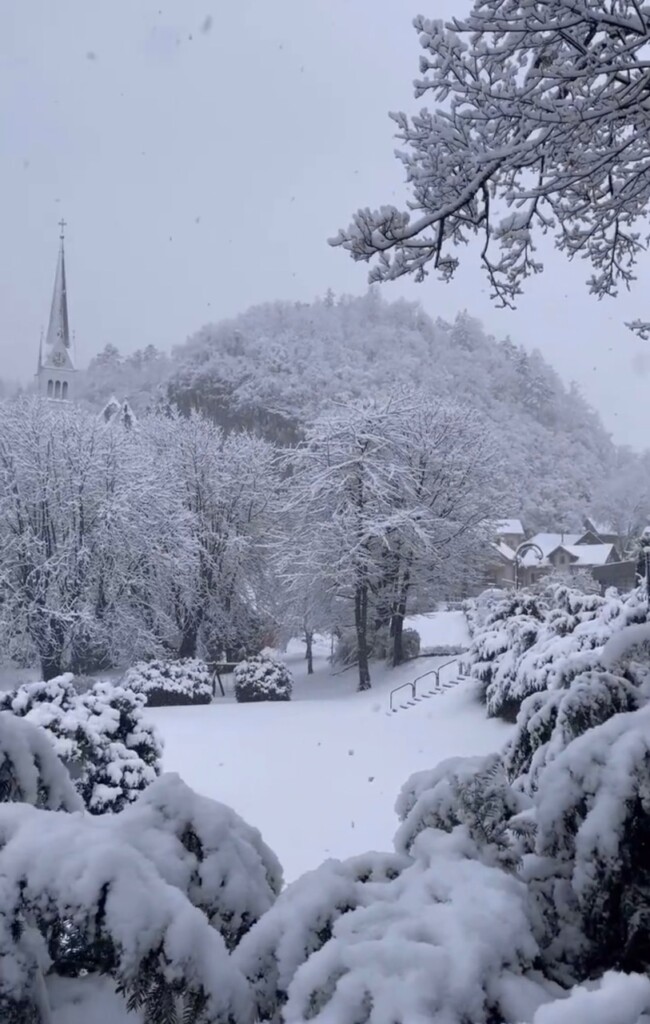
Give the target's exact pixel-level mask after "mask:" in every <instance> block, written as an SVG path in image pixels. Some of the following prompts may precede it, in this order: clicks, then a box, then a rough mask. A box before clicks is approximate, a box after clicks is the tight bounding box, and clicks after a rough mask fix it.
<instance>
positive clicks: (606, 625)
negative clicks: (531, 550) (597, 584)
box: [463, 585, 646, 721]
mask: <svg viewBox="0 0 650 1024" xmlns="http://www.w3.org/2000/svg"><path fill="white" fill-rule="evenodd" d="M645 617H646V602H645V598H644V596H643V595H641V594H640V593H639V592H633V593H632V594H630V595H628V596H627V597H626V598H622V597H620V596H619V595H618V594H616V593H615V592H611V593H608V595H607V596H606V597H601V596H600V595H597V594H583V593H581V592H578V591H573V590H571V589H569V588H568V587H567V586H565V585H563V586H559V587H558V586H556V587H554V588H547V590H546V591H545V592H544V594H538V595H534V594H525V593H524V594H522V593H520V594H511V595H508V597H506V598H504V599H503V600H501V601H499V602H497V603H496V604H494V605H493V607H492V611H491V612H490V613H489V614H488V615H487V617H486V619H485V621H484V622H483V625H482V626H481V627H480V628H476V630H475V632H474V635H473V638H472V644H471V646H470V649H469V651H468V653H467V656H466V658H464V659H463V668H464V670H465V671H466V672H467V673H468V674H469V675H470V676H472V678H474V679H475V680H476V682H477V683H478V684H479V690H480V692H481V694H482V696H483V699H484V700H485V703H486V706H487V709H488V714H490V715H495V716H499V717H502V718H506V719H508V720H510V721H515V719H516V717H517V714H518V712H519V709H520V708H521V705H522V702H523V701H524V700H525V699H526V698H527V697H529V696H530V695H531V694H533V693H539V692H541V691H543V690H545V689H546V688H547V687H549V686H560V685H562V684H563V683H567V682H568V681H569V679H570V678H572V677H573V676H575V675H576V674H579V673H580V672H582V671H585V670H586V669H588V668H590V667H597V666H598V664H599V651H600V650H602V647H603V645H604V643H605V642H606V641H607V640H608V639H609V638H610V636H612V635H613V634H614V633H616V632H617V631H619V630H621V629H622V628H624V627H625V626H627V625H630V624H631V623H635V622H643V621H645ZM601 667H602V666H601Z"/></svg>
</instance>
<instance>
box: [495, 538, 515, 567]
mask: <svg viewBox="0 0 650 1024" xmlns="http://www.w3.org/2000/svg"><path fill="white" fill-rule="evenodd" d="M492 547H493V549H494V550H495V551H496V552H497V554H499V555H500V556H501V558H502V559H503V561H504V562H514V560H515V553H514V551H513V550H512V548H511V547H510V545H509V544H504V543H503V541H502V540H500V541H498V542H497V543H496V544H493V545H492Z"/></svg>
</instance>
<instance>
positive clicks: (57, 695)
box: [0, 674, 162, 814]
mask: <svg viewBox="0 0 650 1024" xmlns="http://www.w3.org/2000/svg"><path fill="white" fill-rule="evenodd" d="M144 702H145V698H144V696H143V695H142V694H135V693H133V692H132V691H131V690H127V689H124V688H123V687H121V686H114V685H113V684H111V683H106V682H96V683H95V684H94V685H93V686H91V687H90V689H88V690H86V691H85V692H84V693H78V692H77V690H76V688H75V685H74V682H73V677H72V676H71V675H69V674H68V675H63V676H59V677H58V678H56V679H52V680H50V681H49V682H47V683H27V684H25V685H24V686H20V687H19V688H18V689H17V690H13V691H10V692H7V693H2V694H0V710H6V711H11V712H12V713H13V714H14V715H18V716H20V717H24V718H26V719H27V721H28V722H31V723H32V724H33V725H38V726H41V727H42V728H43V729H45V730H46V733H47V735H48V736H49V738H50V740H51V742H52V744H53V747H54V751H55V753H56V754H57V755H58V757H60V758H61V760H62V761H63V762H64V764H65V765H66V766H67V768H68V770H69V772H70V775H71V776H72V779H73V781H74V784H75V787H76V789H77V791H78V792H79V793H80V795H81V797H82V799H83V801H84V804H85V805H86V807H87V808H88V810H89V811H91V812H92V813H93V814H103V813H104V812H106V811H119V810H121V809H122V807H124V806H125V805H126V804H127V803H129V802H131V801H132V800H135V798H136V797H137V795H138V793H140V792H141V791H142V790H143V789H145V788H146V787H147V786H148V785H150V783H152V782H153V781H154V779H155V778H156V776H157V775H158V774H159V772H160V758H161V754H162V747H161V744H160V741H159V739H158V737H157V736H156V733H155V731H154V729H153V727H152V726H150V725H149V724H148V723H147V722H146V721H145V719H144V715H143V713H142V708H143V705H144Z"/></svg>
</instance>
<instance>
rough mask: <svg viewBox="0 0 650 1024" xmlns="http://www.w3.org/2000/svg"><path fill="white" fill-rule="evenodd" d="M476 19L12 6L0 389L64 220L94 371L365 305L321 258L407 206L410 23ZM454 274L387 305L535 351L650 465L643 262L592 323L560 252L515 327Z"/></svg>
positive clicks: (203, 5) (74, 4)
mask: <svg viewBox="0 0 650 1024" xmlns="http://www.w3.org/2000/svg"><path fill="white" fill-rule="evenodd" d="M463 2H464V0H431V10H429V9H427V8H426V4H423V3H422V2H421V0H419V7H412V8H411V7H410V6H409V4H404V3H398V2H394V0H230V2H225V0H221V2H216V0H202V2H197V0H174V2H173V3H170V2H165V0H92V2H89V0H56V2H53V0H3V2H2V4H1V5H0V167H1V168H2V198H3V203H2V212H3V218H2V219H3V234H4V259H3V261H2V262H3V267H4V271H3V273H2V275H0V356H1V362H0V376H2V377H7V376H12V377H21V378H27V376H28V375H29V374H31V373H33V371H34V369H35V363H36V356H37V348H38V338H39V333H40V330H41V328H42V327H45V326H46V321H47V316H48V310H49V303H50V295H51V288H52V280H53V275H54V264H55V258H56V249H57V233H58V228H57V222H58V221H59V219H60V218H61V217H62V216H64V217H65V219H66V220H67V222H68V225H69V226H68V231H67V235H68V241H67V254H68V291H69V298H70V316H71V322H72V327H73V329H74V331H75V334H76V344H77V351H78V356H79V361H80V363H82V364H83V363H85V362H87V361H88V359H89V358H90V357H91V356H92V355H93V354H94V353H95V352H97V351H99V349H101V348H103V346H104V345H105V344H106V343H107V342H113V343H114V344H116V345H117V346H118V347H119V348H120V349H121V350H122V351H123V352H128V351H131V350H133V349H135V348H139V347H141V346H144V345H147V344H149V343H153V344H155V345H158V346H160V347H162V348H170V347H171V346H172V345H174V344H177V343H179V342H182V341H183V340H184V339H185V338H186V337H187V336H188V335H190V334H192V333H193V332H194V331H195V330H197V329H198V328H199V327H200V326H201V325H202V324H203V323H205V322H207V321H210V320H217V319H220V318H222V317H226V316H231V315H233V314H235V313H237V312H239V311H241V310H244V309H246V308H247V307H248V306H249V305H251V304H253V303H256V302H260V301H265V300H272V299H276V298H283V299H291V300H296V299H300V300H309V299H311V298H313V297H314V296H315V295H317V294H323V293H324V292H325V291H326V289H327V288H328V287H331V288H333V289H334V291H335V292H337V293H341V292H347V293H357V294H358V293H362V292H363V291H364V290H365V288H366V275H367V267H365V266H364V265H359V264H354V263H353V262H352V261H351V260H350V258H349V257H348V256H346V255H345V254H344V253H343V252H342V251H340V250H332V249H330V248H329V247H328V246H327V244H326V239H327V237H328V236H330V235H332V234H334V233H335V232H336V230H337V229H338V228H339V227H341V226H343V225H347V224H348V222H349V220H350V215H351V213H352V212H353V211H354V210H355V209H356V208H357V207H359V206H362V205H363V206H366V205H369V206H376V205H379V204H381V203H384V202H395V203H398V204H399V203H400V202H401V201H402V199H403V197H404V195H405V191H404V188H403V186H402V171H401V167H400V165H399V164H398V162H397V161H396V160H395V159H394V157H393V148H394V141H393V138H392V122H390V121H389V120H388V117H387V111H388V110H396V109H406V110H413V109H416V101H415V100H414V99H413V98H412V86H411V82H412V80H413V78H414V77H415V75H416V74H417V61H418V44H417V37H416V34H415V32H414V30H413V28H412V26H411V18H412V16H413V15H414V14H416V13H418V11H419V9H422V10H423V12H424V13H426V14H431V15H434V16H437V17H438V16H444V15H447V14H450V13H452V12H458V10H459V6H460V4H461V3H463ZM461 255H462V256H463V259H464V262H465V264H466V266H465V268H464V269H463V271H462V273H460V274H459V276H458V278H457V279H456V281H455V282H454V283H452V284H451V285H444V284H441V283H439V282H437V281H436V280H435V279H429V281H428V282H427V283H425V284H424V285H414V284H412V283H410V282H398V283H396V284H393V285H390V286H387V287H385V294H386V296H387V297H390V296H397V295H406V296H408V297H412V298H417V299H418V300H419V301H420V302H421V303H422V305H423V306H424V307H425V309H426V310H427V311H428V312H430V313H431V314H433V315H441V316H443V317H446V318H452V317H453V316H454V315H455V314H456V312H458V310H460V309H463V308H466V309H467V310H469V312H471V313H472V314H474V315H476V316H478V317H480V318H481V319H482V320H483V322H484V323H485V324H486V325H487V327H488V328H489V330H490V331H491V332H493V333H494V334H496V335H498V336H500V337H502V336H504V335H506V334H510V335H511V337H512V338H513V340H515V341H517V342H520V343H522V344H523V345H525V346H526V347H527V348H533V347H535V346H537V347H539V348H540V349H541V351H542V352H543V353H544V355H545V356H546V357H547V358H548V359H549V360H550V361H551V362H552V363H553V365H554V366H555V367H556V369H557V370H558V371H559V372H560V373H561V374H562V376H563V377H564V378H565V379H566V380H570V379H572V378H573V379H575V380H577V381H578V383H579V384H580V386H581V388H582V390H583V392H584V394H585V395H586V397H587V398H588V399H589V400H590V401H591V402H592V403H593V404H594V405H595V406H596V407H597V408H598V409H599V410H600V412H601V414H602V416H603V418H604V420H605V423H606V425H607V427H608V429H610V430H611V431H612V433H613V434H614V436H615V438H616V439H617V440H619V441H622V442H624V443H627V444H631V445H634V446H635V447H645V446H646V445H648V444H650V342H649V343H643V342H641V341H638V340H637V339H636V338H635V337H633V336H632V335H631V334H630V333H629V332H628V331H627V330H626V328H625V327H624V326H623V321H624V320H626V319H631V318H634V317H637V316H638V317H642V318H645V319H650V292H649V289H648V287H647V285H646V283H645V282H646V280H647V278H648V274H649V271H650V259H648V260H646V261H644V263H643V265H642V266H641V267H640V278H641V280H640V282H639V283H638V285H637V288H636V291H635V292H634V293H633V294H632V295H626V296H623V297H622V298H620V299H619V300H617V301H616V302H614V301H611V300H610V301H606V302H605V301H604V302H600V303H599V302H597V301H596V300H595V299H593V298H591V297H590V296H589V295H588V294H587V291H586V288H585V286H584V278H585V276H586V267H585V266H584V265H575V266H569V265H568V264H567V263H566V261H565V260H564V258H563V257H562V256H560V255H559V254H555V253H554V252H553V251H552V249H548V250H547V249H545V250H544V252H543V258H544V260H545V263H546V268H547V269H546V272H545V274H544V275H543V276H542V277H541V278H538V279H537V280H536V281H534V282H533V283H532V284H531V285H529V288H528V292H527V295H526V296H525V297H524V298H523V299H522V300H521V302H520V305H519V309H518V310H517V311H515V312H508V311H498V310H495V309H494V308H493V307H492V305H491V304H490V300H489V294H488V288H487V286H486V284H485V282H484V281H483V279H482V277H481V275H480V273H479V271H478V268H477V265H476V259H472V258H471V255H470V254H469V253H462V254H461Z"/></svg>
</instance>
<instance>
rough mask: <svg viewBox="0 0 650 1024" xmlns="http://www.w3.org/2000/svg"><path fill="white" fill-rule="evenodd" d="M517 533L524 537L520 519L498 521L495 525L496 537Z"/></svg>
mask: <svg viewBox="0 0 650 1024" xmlns="http://www.w3.org/2000/svg"><path fill="white" fill-rule="evenodd" d="M509 533H518V534H521V536H522V537H523V536H524V528H523V526H522V525H521V519H500V520H499V521H498V523H497V525H496V535H497V537H500V536H503V535H504V534H509Z"/></svg>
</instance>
